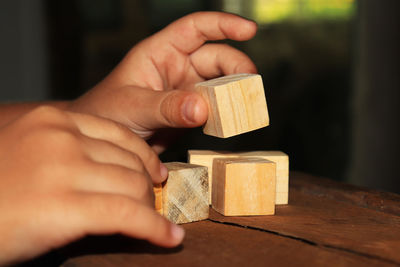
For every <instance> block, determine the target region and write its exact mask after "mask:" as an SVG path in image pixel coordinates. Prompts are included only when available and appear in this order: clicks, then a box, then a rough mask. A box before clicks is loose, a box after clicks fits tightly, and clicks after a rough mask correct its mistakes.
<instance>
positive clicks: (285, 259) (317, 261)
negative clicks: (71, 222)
mask: <svg viewBox="0 0 400 267" xmlns="http://www.w3.org/2000/svg"><path fill="white" fill-rule="evenodd" d="M183 227H184V228H185V230H186V233H187V234H186V237H185V240H184V242H183V245H182V246H181V247H178V248H177V249H161V248H157V247H154V246H150V245H148V244H145V243H141V242H137V241H131V242H128V241H126V240H125V242H121V240H117V241H118V242H117V241H116V242H112V240H111V241H110V240H108V241H107V240H104V241H103V243H106V242H108V243H109V244H110V247H111V246H113V248H114V249H113V250H109V253H106V252H107V251H103V253H102V254H96V253H93V252H92V254H91V255H86V256H85V255H81V256H76V257H74V258H71V259H70V260H68V261H66V262H64V264H63V265H62V266H64V267H80V266H85V267H91V266H96V267H97V266H120V267H124V266H133V267H136V266H173V267H176V266H194V267H196V266H221V267H222V266H263V267H264V266H334V267H340V266H350V267H354V266H381V267H385V266H395V265H394V264H390V263H387V262H384V261H380V260H378V259H371V258H368V257H363V256H361V255H355V254H353V253H349V252H346V251H340V250H335V249H330V248H324V247H320V246H316V245H312V244H307V243H304V242H302V241H299V240H294V239H287V238H285V237H282V236H279V235H275V234H271V233H267V232H262V231H255V230H251V229H246V228H243V227H236V226H231V225H224V224H218V223H213V222H210V221H202V222H197V223H192V224H185V225H183ZM85 245H86V247H87V246H88V244H85ZM118 250H120V251H121V252H118Z"/></svg>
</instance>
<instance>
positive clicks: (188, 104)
mask: <svg viewBox="0 0 400 267" xmlns="http://www.w3.org/2000/svg"><path fill="white" fill-rule="evenodd" d="M198 112H199V107H198V105H197V100H196V99H193V98H189V99H188V100H187V101H185V104H184V106H183V116H185V119H186V120H188V121H190V122H192V123H196V122H197V121H196V117H197V113H198Z"/></svg>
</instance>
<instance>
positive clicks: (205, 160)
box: [188, 150, 289, 205]
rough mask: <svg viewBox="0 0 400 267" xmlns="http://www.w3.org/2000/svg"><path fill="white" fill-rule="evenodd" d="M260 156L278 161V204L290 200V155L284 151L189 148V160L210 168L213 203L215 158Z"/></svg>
mask: <svg viewBox="0 0 400 267" xmlns="http://www.w3.org/2000/svg"><path fill="white" fill-rule="evenodd" d="M230 157H232V158H234V157H260V158H263V159H266V160H270V161H273V162H275V163H276V198H275V204H276V205H285V204H288V202H289V156H288V155H287V154H285V153H284V152H282V151H243V152H235V153H234V152H229V151H215V150H188V162H189V163H191V164H197V165H202V166H206V167H207V168H208V183H209V185H211V187H210V192H209V195H210V196H209V197H210V201H209V203H210V204H211V194H212V175H213V167H212V163H213V160H214V159H216V158H230Z"/></svg>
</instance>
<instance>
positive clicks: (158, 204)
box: [153, 184, 163, 215]
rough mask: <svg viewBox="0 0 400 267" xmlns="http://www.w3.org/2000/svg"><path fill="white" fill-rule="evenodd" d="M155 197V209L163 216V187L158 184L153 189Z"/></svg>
mask: <svg viewBox="0 0 400 267" xmlns="http://www.w3.org/2000/svg"><path fill="white" fill-rule="evenodd" d="M153 191H154V197H155V201H154V202H155V203H154V204H155V209H156V211H157V212H158V213H160V214H161V215H163V206H162V185H161V184H158V185H155V186H154V187H153Z"/></svg>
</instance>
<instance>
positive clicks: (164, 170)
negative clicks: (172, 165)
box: [160, 162, 168, 179]
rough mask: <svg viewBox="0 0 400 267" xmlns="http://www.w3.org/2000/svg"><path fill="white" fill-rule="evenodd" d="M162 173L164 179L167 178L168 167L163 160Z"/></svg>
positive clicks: (161, 164)
mask: <svg viewBox="0 0 400 267" xmlns="http://www.w3.org/2000/svg"><path fill="white" fill-rule="evenodd" d="M160 174H161V177H162V178H163V179H167V177H168V169H167V167H166V166H165V165H164V164H163V163H162V162H161V163H160Z"/></svg>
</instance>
